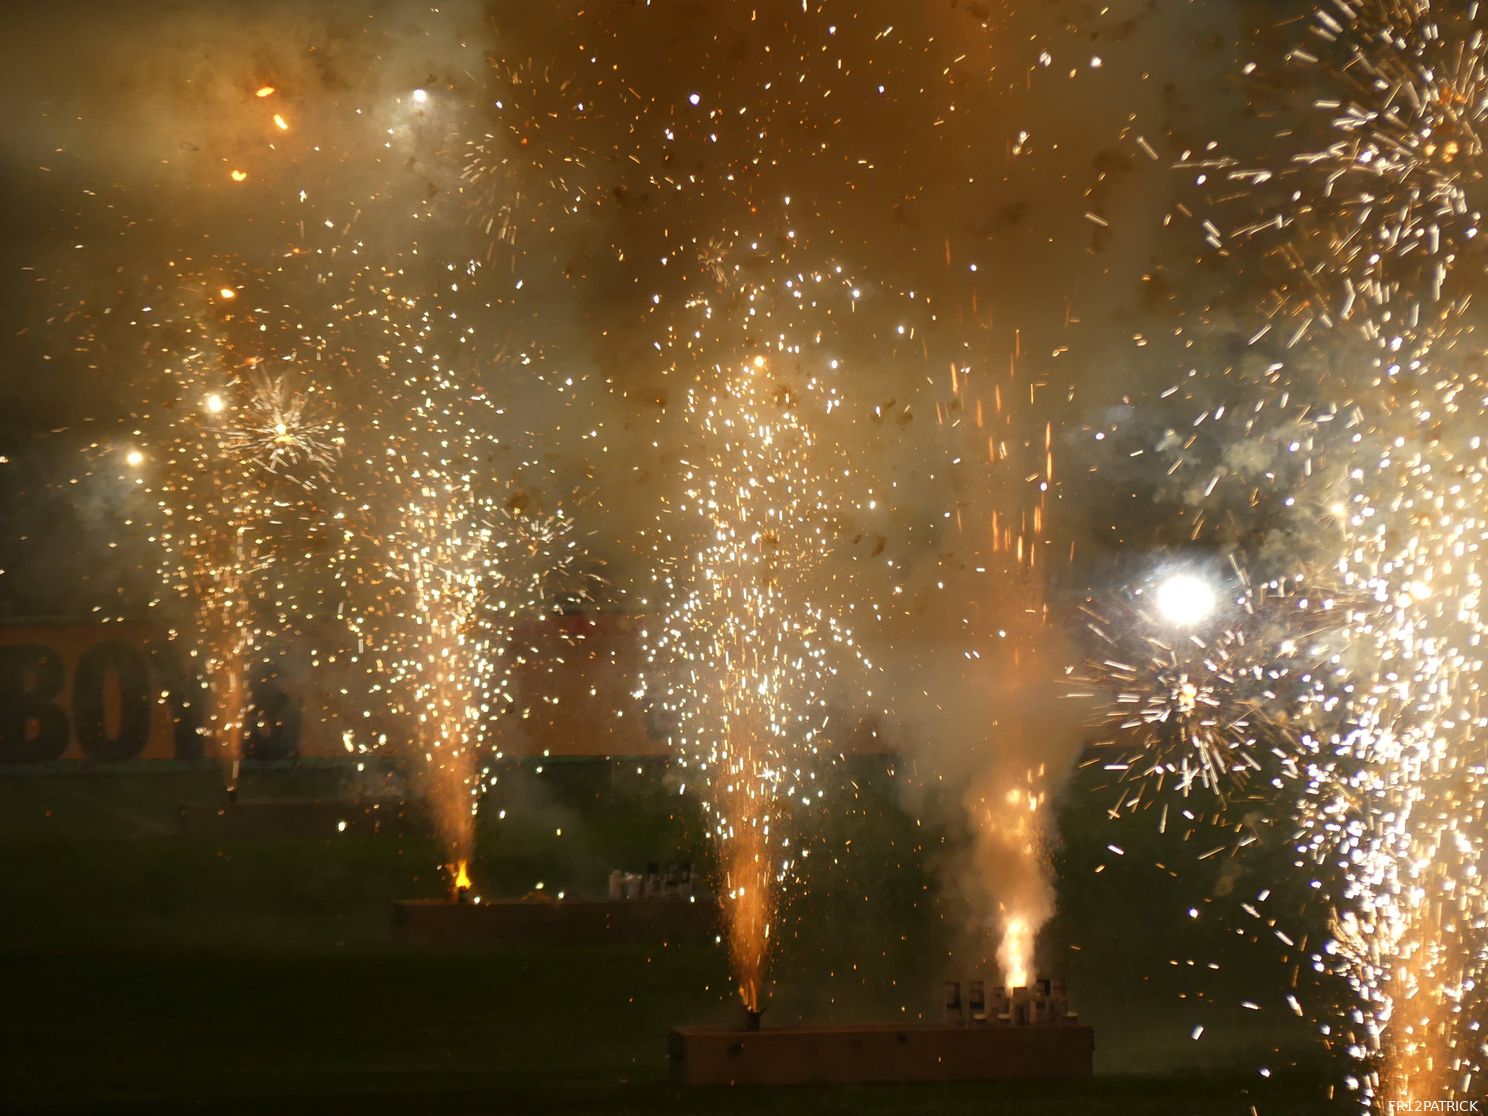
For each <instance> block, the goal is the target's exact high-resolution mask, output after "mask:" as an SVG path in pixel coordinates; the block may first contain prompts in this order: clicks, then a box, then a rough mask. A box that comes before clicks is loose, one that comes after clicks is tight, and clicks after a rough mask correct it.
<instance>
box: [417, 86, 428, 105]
mask: <svg viewBox="0 0 1488 1116" xmlns="http://www.w3.org/2000/svg"><path fill="white" fill-rule="evenodd" d="M413 99H414V100H415V101H417V102H418V103H419V104H423V103H424V102H425V101H427V100H428V99H429V92H428V90H426V89H415V90H414V91H413Z"/></svg>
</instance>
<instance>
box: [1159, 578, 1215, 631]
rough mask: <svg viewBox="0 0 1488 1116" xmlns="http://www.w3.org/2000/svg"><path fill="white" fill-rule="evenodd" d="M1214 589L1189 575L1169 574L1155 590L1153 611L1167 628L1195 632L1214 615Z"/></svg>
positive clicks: (1200, 579)
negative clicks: (1157, 613)
mask: <svg viewBox="0 0 1488 1116" xmlns="http://www.w3.org/2000/svg"><path fill="white" fill-rule="evenodd" d="M1214 604H1215V600H1214V589H1213V587H1212V586H1210V584H1209V583H1208V582H1206V581H1204V580H1203V579H1202V578H1198V577H1195V576H1194V575H1193V574H1173V575H1172V576H1171V577H1168V578H1166V579H1164V580H1163V582H1162V583H1161V584H1160V585H1158V587H1157V611H1158V612H1159V613H1160V614H1161V615H1162V618H1163V619H1164V620H1166V621H1167V622H1168V623H1169V624H1172V625H1174V626H1175V627H1179V628H1195V627H1198V626H1199V625H1200V624H1202V623H1203V622H1204V621H1205V620H1207V619H1209V617H1210V616H1212V615H1214Z"/></svg>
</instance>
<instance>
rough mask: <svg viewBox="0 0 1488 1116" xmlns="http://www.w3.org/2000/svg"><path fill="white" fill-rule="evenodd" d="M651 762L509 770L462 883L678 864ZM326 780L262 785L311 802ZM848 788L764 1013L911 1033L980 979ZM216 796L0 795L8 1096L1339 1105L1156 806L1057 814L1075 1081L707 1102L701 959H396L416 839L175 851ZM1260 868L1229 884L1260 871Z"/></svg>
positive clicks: (1090, 1108)
mask: <svg viewBox="0 0 1488 1116" xmlns="http://www.w3.org/2000/svg"><path fill="white" fill-rule="evenodd" d="M656 774H657V773H656V772H654V771H651V772H647V771H642V772H640V773H636V772H635V771H634V769H633V767H632V768H630V769H624V768H622V767H620V766H619V765H608V764H600V763H595V764H575V765H563V766H559V767H551V768H549V769H548V770H547V771H546V772H544V773H543V774H542V775H537V774H536V773H534V772H531V771H528V772H525V773H523V772H515V773H513V775H512V777H511V778H509V779H508V780H507V781H506V782H505V783H504V784H503V785H504V787H505V789H504V791H503V802H504V803H505V804H506V805H507V807H508V816H507V819H506V820H505V821H502V822H496V821H495V820H494V817H492V818H491V819H490V820H489V821H488V822H487V823H486V824H483V827H482V831H481V850H480V857H479V859H478V861H477V873H478V874H477V883H478V884H479V885H480V886H481V888H482V889H483V890H485V891H486V892H487V893H489V894H514V893H522V892H524V891H526V890H527V889H529V888H530V887H532V886H533V885H534V884H535V883H536V882H537V881H539V880H541V881H542V882H543V883H544V887H545V889H552V890H558V889H567V890H569V891H570V892H571V893H580V892H583V891H586V890H587V891H595V890H598V889H600V888H602V886H603V882H602V881H603V879H604V876H605V874H606V873H607V872H608V870H609V869H610V868H611V867H617V866H623V867H634V866H637V865H639V864H643V863H644V862H645V861H646V860H648V859H660V860H667V859H681V858H684V857H687V856H691V855H694V854H695V853H696V851H697V850H698V849H700V848H701V847H702V845H701V837H700V827H699V825H698V819H697V818H696V816H695V815H693V814H691V813H690V807H689V805H688V803H687V801H686V800H685V799H678V798H676V797H675V796H672V795H669V794H667V793H665V791H664V790H663V789H662V788H661V786H660V785H659V780H658V779H657V778H656ZM326 778H327V776H325V775H324V774H323V773H315V772H283V773H279V774H276V775H274V776H272V777H267V776H266V777H264V779H263V780H262V783H263V786H264V787H265V788H267V789H268V790H270V791H272V792H273V793H286V792H289V791H293V790H295V789H297V788H298V789H299V790H302V791H307V792H312V793H313V792H314V791H315V789H316V786H315V784H316V783H317V781H321V782H324V780H325V779H326ZM275 780H277V782H274V781H275ZM854 782H855V784H856V787H857V791H856V795H857V797H856V799H855V808H854V809H852V810H846V811H838V812H836V813H835V814H834V819H835V820H834V821H833V822H832V824H831V825H830V826H828V827H826V828H825V829H824V831H823V833H822V834H821V836H820V840H819V842H818V843H817V844H815V845H813V846H812V851H813V852H814V855H812V856H809V857H807V858H806V860H805V862H804V864H805V869H804V871H805V875H806V885H807V886H806V889H805V891H804V893H803V894H802V895H801V896H800V897H799V898H797V899H796V900H795V901H794V902H793V904H792V905H791V907H790V909H789V910H788V911H787V913H786V916H785V918H784V919H783V920H782V940H781V942H780V947H779V952H778V957H777V963H776V970H775V971H776V976H777V981H776V987H775V990H774V995H773V997H772V1002H771V1007H770V1011H769V1014H768V1015H767V1023H768V1022H771V1021H775V1022H785V1021H788V1020H793V1019H814V1020H826V1021H830V1020H864V1019H876V1020H877V1019H892V1018H904V1017H912V1016H913V1015H914V1014H915V1013H919V1012H923V1013H925V1014H926V1015H928V1016H933V1015H934V1009H935V1007H936V1004H937V995H938V993H937V989H938V983H937V982H938V980H939V979H940V978H941V977H942V976H944V975H949V974H955V975H972V974H970V973H969V972H967V973H963V972H962V969H961V968H958V965H962V966H964V963H963V962H961V961H959V960H958V958H959V957H960V956H961V954H960V950H959V947H958V940H959V937H960V930H961V927H960V925H959V921H958V918H957V913H956V912H957V911H958V909H959V908H958V905H957V903H956V901H955V898H954V895H955V892H956V887H955V886H951V885H947V883H946V882H945V881H946V879H947V878H949V877H950V875H951V873H949V872H948V871H947V868H948V866H949V865H952V864H954V863H955V858H954V855H953V853H954V847H955V841H954V839H953V838H952V837H951V836H950V835H948V834H931V833H929V832H927V831H926V830H925V829H924V828H923V827H921V826H917V825H916V824H915V823H914V821H913V820H912V819H911V818H910V817H909V816H908V815H907V814H906V813H905V812H904V811H902V810H900V809H898V808H897V806H896V804H895V799H894V791H893V786H892V783H891V781H890V780H889V779H888V778H887V776H886V775H885V774H884V773H883V772H882V771H881V770H874V769H872V767H871V765H869V767H868V768H866V769H865V770H862V771H859V772H857V773H855V778H854ZM271 783H273V785H270V784H271ZM320 789H324V787H323V786H322V787H321V788H320ZM216 793H217V791H216V789H215V783H214V779H213V775H212V773H210V772H191V771H184V772H174V773H162V774H155V775H143V774H111V773H95V774H75V775H49V776H44V777H34V776H26V777H10V778H5V779H0V908H3V912H4V916H3V920H0V956H3V962H4V971H5V974H6V976H5V985H6V995H5V1003H6V1007H7V1010H6V1012H5V1013H4V1017H3V1021H0V1042H3V1049H4V1051H5V1062H6V1067H5V1074H4V1080H5V1086H4V1093H3V1101H0V1107H4V1108H7V1109H8V1110H14V1111H42V1110H56V1111H67V1110H76V1111H98V1110H138V1111H147V1112H168V1111H186V1110H199V1111H214V1112H216V1111H243V1112H285V1111H308V1112H358V1113H360V1112H450V1113H458V1112H573V1113H581V1112H651V1111H668V1112H730V1111H751V1112H825V1113H833V1112H842V1113H849V1112H851V1113H858V1112H885V1113H888V1112H901V1113H909V1112H967V1113H971V1112H976V1113H1003V1112H1040V1113H1043V1112H1069V1113H1077V1112H1078V1113H1082V1114H1089V1113H1107V1112H1109V1113H1118V1112H1120V1113H1125V1112H1131V1113H1235V1114H1244V1113H1248V1112H1249V1111H1250V1110H1251V1108H1252V1106H1254V1108H1255V1109H1256V1110H1257V1111H1258V1112H1259V1113H1261V1114H1263V1116H1264V1114H1267V1113H1272V1114H1283V1113H1304V1112H1326V1111H1339V1110H1341V1109H1340V1108H1339V1107H1338V1106H1336V1105H1330V1104H1329V1103H1328V1101H1327V1099H1326V1097H1327V1087H1328V1082H1329V1081H1330V1080H1332V1079H1333V1078H1334V1077H1335V1076H1337V1075H1338V1074H1339V1073H1340V1070H1339V1068H1338V1067H1337V1066H1334V1065H1332V1064H1330V1063H1329V1062H1328V1061H1327V1060H1326V1058H1325V1057H1324V1055H1323V1054H1322V1052H1321V1050H1320V1048H1319V1047H1318V1046H1317V1044H1316V1041H1315V1039H1314V1038H1313V1034H1312V1032H1311V1031H1310V1030H1309V1028H1308V1027H1306V1026H1304V1025H1303V1024H1302V1023H1301V1021H1300V1020H1297V1019H1295V1018H1294V1017H1293V1016H1292V1015H1291V1013H1290V1012H1288V1011H1287V1010H1286V1009H1285V1007H1284V1006H1283V1000H1282V997H1283V996H1284V994H1285V993H1286V991H1287V990H1288V988H1289V981H1290V979H1291V977H1292V970H1291V968H1289V967H1288V966H1286V965H1283V964H1282V963H1280V960H1279V957H1278V956H1277V953H1278V947H1276V945H1275V943H1274V940H1273V938H1272V936H1271V935H1270V934H1269V933H1259V934H1258V933H1256V928H1255V926H1253V925H1251V923H1252V922H1253V921H1254V920H1251V919H1250V918H1249V916H1248V915H1244V914H1242V913H1240V911H1239V909H1238V903H1231V902H1229V901H1228V900H1227V899H1226V898H1225V894H1224V893H1225V892H1227V891H1229V892H1231V893H1232V894H1233V895H1235V896H1240V895H1243V894H1246V893H1253V892H1254V890H1255V888H1254V887H1250V886H1249V882H1248V881H1247V880H1245V879H1240V880H1239V881H1237V880H1236V877H1235V873H1236V871H1237V869H1236V867H1235V865H1236V863H1237V862H1235V861H1232V860H1228V859H1226V858H1224V857H1213V858H1209V859H1207V860H1200V859H1199V858H1198V856H1197V855H1196V852H1198V851H1203V850H1196V849H1195V848H1192V847H1190V846H1191V845H1192V844H1193V843H1192V842H1189V843H1184V842H1182V841H1181V840H1178V839H1176V838H1174V837H1172V835H1171V834H1169V835H1160V834H1158V833H1157V832H1156V827H1155V826H1154V825H1153V823H1152V821H1151V819H1136V820H1135V821H1134V822H1128V823H1113V824H1107V823H1106V821H1105V819H1104V817H1103V815H1102V812H1101V811H1100V810H1099V809H1091V808H1090V805H1091V804H1090V803H1089V802H1088V801H1087V802H1083V803H1081V802H1080V800H1078V799H1072V802H1075V803H1077V804H1079V805H1082V806H1083V807H1084V808H1080V809H1076V808H1067V809H1066V810H1065V812H1064V814H1063V829H1064V842H1063V848H1062V850H1061V852H1060V854H1059V857H1058V865H1059V870H1060V914H1059V916H1058V918H1057V919H1056V920H1055V922H1054V923H1053V924H1051V925H1050V927H1049V928H1048V930H1047V931H1046V933H1045V935H1044V937H1043V940H1042V942H1041V955H1042V960H1043V963H1044V967H1046V968H1048V969H1051V970H1055V971H1060V972H1063V973H1064V974H1065V975H1066V976H1067V978H1068V980H1069V984H1070V989H1071V995H1072V997H1073V998H1074V1000H1075V1001H1076V1006H1077V1007H1078V1008H1079V1009H1080V1010H1081V1011H1082V1014H1083V1015H1084V1017H1085V1019H1086V1020H1087V1021H1088V1022H1090V1023H1092V1024H1093V1026H1094V1027H1095V1028H1096V1036H1097V1076H1096V1077H1095V1078H1094V1079H1092V1080H1090V1081H1084V1082H1076V1083H1069V1082H1065V1083H1047V1084H1045V1083H1016V1084H966V1085H955V1086H874V1087H863V1088H852V1089H820V1088H802V1089H779V1090H733V1091H729V1090H721V1091H716V1090H683V1089H680V1088H678V1087H676V1086H674V1085H672V1084H670V1083H669V1081H668V1079H667V1072H668V1070H667V1063H666V1056H665V1035H666V1031H667V1028H668V1027H669V1026H671V1025H674V1024H679V1023H718V1022H725V1021H729V1020H732V1019H733V1018H734V1013H735V1012H736V1010H737V1009H736V1007H735V1004H734V996H733V993H732V990H731V988H730V985H729V982H728V978H727V966H726V959H725V957H724V955H723V951H722V948H721V947H720V946H719V945H718V944H717V943H716V942H713V941H710V940H702V941H691V942H669V943H662V942H657V943H655V944H654V945H647V946H621V945H616V946H594V947H586V948H571V949H564V950H558V949H554V948H551V947H541V946H532V947H526V948H509V949H503V950H485V951H480V952H439V951H432V952H431V951H414V950H409V949H405V948H401V947H398V946H396V945H395V944H394V943H393V941H392V938H391V934H390V930H389V920H388V905H389V901H390V900H392V899H395V898H405V897H413V896H419V895H433V894H437V893H438V892H439V890H440V887H441V884H440V880H439V876H438V872H437V868H436V865H437V862H438V859H439V858H438V856H437V853H436V851H435V849H434V847H433V846H432V844H431V843H430V842H429V841H428V839H427V838H425V837H422V836H404V837H395V836H391V835H381V836H351V835H342V836H337V837H327V838H306V839H297V840H291V839H271V840H257V841H237V842H224V841H221V840H210V839H185V838H181V837H178V836H175V835H174V834H173V833H171V820H172V817H173V814H174V811H175V808H176V805H177V804H178V803H179V802H182V801H191V800H199V801H200V800H210V799H211V797H212V796H214V795H215V794H216ZM1077 793H1078V788H1077ZM559 830H562V833H561V834H560V833H559ZM1112 846H1115V847H1116V848H1117V849H1119V850H1120V851H1119V852H1117V851H1113V849H1112ZM1268 855H1269V856H1270V857H1271V860H1272V861H1273V862H1274V861H1275V859H1276V856H1275V854H1274V853H1272V854H1267V853H1266V852H1265V850H1262V851H1261V854H1260V855H1259V856H1258V857H1256V858H1255V861H1254V862H1253V863H1258V864H1259V866H1260V867H1259V868H1254V867H1253V868H1250V869H1246V871H1257V870H1260V871H1273V872H1275V873H1276V874H1277V875H1278V876H1279V877H1284V875H1285V873H1284V872H1282V871H1280V870H1279V866H1278V865H1277V864H1275V863H1272V864H1271V867H1270V868H1269V869H1268V868H1267V867H1266V863H1267V856H1268ZM1159 865H1162V867H1159ZM1180 866H1181V867H1180ZM1284 895H1285V891H1284V889H1282V896H1281V898H1282V901H1284ZM1232 908H1233V909H1232ZM1190 910H1193V911H1195V912H1196V913H1197V915H1198V917H1192V916H1190V914H1189V911H1190ZM1190 962H1192V964H1190ZM1210 965H1217V966H1218V967H1217V969H1216V968H1210V967H1209V966H1210ZM1243 1002H1250V1003H1252V1004H1254V1005H1255V1007H1256V1010H1252V1009H1251V1008H1247V1007H1244V1006H1242V1003H1243ZM1200 1025H1202V1026H1203V1028H1204V1031H1203V1035H1202V1038H1201V1039H1200V1040H1198V1041H1195V1040H1194V1039H1193V1038H1192V1035H1193V1032H1194V1028H1196V1027H1198V1026H1200ZM1262 1067H1265V1068H1267V1069H1269V1070H1271V1071H1272V1073H1271V1076H1270V1077H1263V1076H1262V1075H1261V1073H1260V1070H1261V1068H1262Z"/></svg>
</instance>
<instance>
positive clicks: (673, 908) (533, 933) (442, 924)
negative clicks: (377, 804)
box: [393, 899, 719, 946]
mask: <svg viewBox="0 0 1488 1116" xmlns="http://www.w3.org/2000/svg"><path fill="white" fill-rule="evenodd" d="M393 932H394V934H395V935H396V936H397V938H398V940H399V941H401V942H403V943H404V944H405V945H411V946H470V945H500V944H502V943H504V942H510V943H515V942H520V943H524V944H532V943H552V944H555V945H579V944H583V945H594V944H602V943H605V942H643V941H658V942H659V941H685V940H693V941H697V940H707V939H710V938H712V937H714V936H716V935H717V934H718V933H719V912H718V904H717V903H716V902H714V901H712V900H706V899H698V900H696V901H695V902H689V901H688V900H686V899H631V900H611V899H561V900H558V901H556V902H554V901H548V900H541V901H539V900H528V899H498V900H494V901H491V900H487V901H485V902H481V903H453V902H450V901H449V900H445V899H404V900H400V901H398V902H396V903H394V904H393Z"/></svg>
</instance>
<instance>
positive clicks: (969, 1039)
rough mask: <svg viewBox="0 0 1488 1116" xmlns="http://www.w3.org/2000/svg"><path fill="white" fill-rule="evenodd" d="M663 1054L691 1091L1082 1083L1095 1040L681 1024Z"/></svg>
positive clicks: (1074, 1032)
mask: <svg viewBox="0 0 1488 1116" xmlns="http://www.w3.org/2000/svg"><path fill="white" fill-rule="evenodd" d="M668 1053H669V1054H670V1056H671V1064H672V1077H673V1079H674V1080H676V1081H679V1082H682V1083H684V1084H688V1085H807V1084H831V1085H847V1084H861V1083H868V1082H889V1081H988V1080H1000V1079H1011V1078H1039V1077H1088V1076H1090V1073H1091V1068H1092V1062H1093V1059H1094V1056H1095V1036H1094V1034H1093V1032H1092V1031H1091V1029H1090V1028H1089V1027H1086V1026H1083V1025H1080V1024H1076V1023H1054V1024H1048V1025H1042V1026H1030V1027H1011V1026H997V1025H993V1026H983V1025H970V1026H964V1027H957V1026H947V1025H941V1024H933V1023H920V1024H902V1025H899V1024H866V1025H860V1026H845V1027H780V1028H771V1027H765V1028H763V1029H762V1030H759V1031H743V1030H728V1029H724V1028H721V1027H678V1028H676V1029H675V1030H673V1031H672V1033H671V1035H670V1037H669V1040H668Z"/></svg>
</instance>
